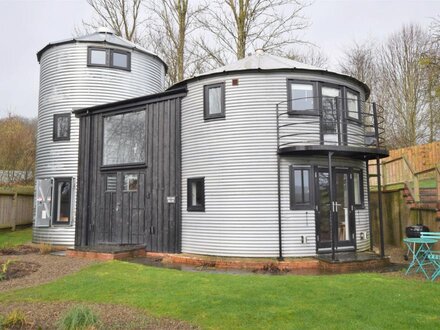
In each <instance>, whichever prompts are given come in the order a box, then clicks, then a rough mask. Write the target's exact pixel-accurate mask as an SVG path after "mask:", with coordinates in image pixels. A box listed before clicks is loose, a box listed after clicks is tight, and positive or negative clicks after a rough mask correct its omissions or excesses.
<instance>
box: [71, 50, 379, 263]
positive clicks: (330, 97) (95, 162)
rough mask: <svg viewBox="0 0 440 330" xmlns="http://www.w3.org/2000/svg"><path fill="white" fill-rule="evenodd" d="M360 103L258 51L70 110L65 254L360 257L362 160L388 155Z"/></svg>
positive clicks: (361, 87)
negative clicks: (73, 144)
mask: <svg viewBox="0 0 440 330" xmlns="http://www.w3.org/2000/svg"><path fill="white" fill-rule="evenodd" d="M100 69H103V70H112V68H108V67H105V68H100ZM115 83H117V82H116V81H115ZM96 93H99V91H97V92H96ZM368 97H369V88H368V87H367V86H366V85H365V84H364V83H362V82H360V81H358V80H356V79H354V78H352V77H349V76H346V75H342V74H339V73H334V72H329V71H326V70H322V69H319V68H316V67H313V66H309V65H305V64H302V63H299V62H296V61H292V60H289V59H286V58H282V57H277V56H273V55H269V54H266V53H264V52H263V51H257V52H256V53H255V54H254V55H250V56H248V57H246V58H244V59H242V60H239V61H237V62H235V63H232V64H230V65H227V66H225V67H222V68H219V69H217V70H214V71H211V72H207V73H205V74H201V75H199V76H196V77H193V78H190V79H187V80H184V81H181V82H179V83H178V84H176V85H174V86H172V87H170V88H169V89H168V90H167V91H164V92H160V93H156V94H150V95H144V96H140V97H137V98H133V99H128V100H122V101H118V102H113V103H109V104H101V105H95V106H91V107H85V108H84V107H83V108H81V109H76V110H73V113H74V114H75V116H76V117H78V118H79V122H80V137H79V172H78V203H77V218H76V220H77V221H76V223H77V226H76V240H75V245H76V246H77V247H87V246H92V247H93V246H99V245H107V244H123V245H125V244H142V245H145V246H146V249H147V250H148V251H156V252H171V253H191V254H203V255H214V256H236V257H281V258H282V257H288V256H291V257H302V256H315V255H317V254H319V253H328V252H332V254H333V256H334V255H335V254H336V253H338V252H346V251H366V250H369V249H370V248H371V222H370V211H369V198H368V166H367V162H368V160H370V159H378V158H380V157H385V156H387V151H386V150H384V149H383V148H382V147H381V144H380V141H381V138H380V134H379V129H378V120H377V114H376V112H377V111H376V107H375V105H374V104H370V103H368V102H366V101H365V100H367V99H368Z"/></svg>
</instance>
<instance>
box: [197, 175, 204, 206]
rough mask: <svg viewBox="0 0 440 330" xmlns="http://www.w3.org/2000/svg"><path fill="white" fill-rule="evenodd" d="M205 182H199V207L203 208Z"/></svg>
mask: <svg viewBox="0 0 440 330" xmlns="http://www.w3.org/2000/svg"><path fill="white" fill-rule="evenodd" d="M203 188H204V187H203V182H202V181H197V194H196V195H197V205H198V206H203V203H204V201H203V195H204V193H203Z"/></svg>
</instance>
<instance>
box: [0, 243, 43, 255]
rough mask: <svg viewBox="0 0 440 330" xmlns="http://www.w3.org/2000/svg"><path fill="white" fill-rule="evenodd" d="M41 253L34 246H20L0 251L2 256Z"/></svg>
mask: <svg viewBox="0 0 440 330" xmlns="http://www.w3.org/2000/svg"><path fill="white" fill-rule="evenodd" d="M39 251H40V250H39V249H38V248H37V247H34V246H30V245H19V246H15V247H10V248H3V249H0V256H10V255H24V254H31V253H38V252H39Z"/></svg>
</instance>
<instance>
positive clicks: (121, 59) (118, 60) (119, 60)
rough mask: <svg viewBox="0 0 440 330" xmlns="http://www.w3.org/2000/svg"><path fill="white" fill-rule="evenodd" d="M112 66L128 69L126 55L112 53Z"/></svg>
mask: <svg viewBox="0 0 440 330" xmlns="http://www.w3.org/2000/svg"><path fill="white" fill-rule="evenodd" d="M113 66H118V67H121V68H128V55H127V54H125V53H117V52H114V53H113Z"/></svg>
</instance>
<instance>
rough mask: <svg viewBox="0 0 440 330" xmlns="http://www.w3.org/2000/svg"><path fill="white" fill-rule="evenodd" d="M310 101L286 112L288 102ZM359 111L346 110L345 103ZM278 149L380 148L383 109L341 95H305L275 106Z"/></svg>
mask: <svg viewBox="0 0 440 330" xmlns="http://www.w3.org/2000/svg"><path fill="white" fill-rule="evenodd" d="M311 100H313V104H315V105H317V106H314V107H313V108H311V109H301V110H300V111H298V110H295V109H293V110H291V111H289V110H288V108H289V106H288V105H289V102H291V103H290V104H291V105H292V107H293V104H294V103H295V101H308V102H310V101H311ZM349 103H351V105H352V106H353V104H354V105H356V107H358V109H359V111H354V110H349V106H348V104H349ZM276 112H277V142H278V150H282V149H284V148H289V147H299V146H310V145H312V146H317V145H325V146H349V147H359V148H378V149H379V148H383V147H384V140H383V133H384V126H383V122H384V120H383V116H382V115H381V114H382V113H383V108H382V107H381V106H380V105H378V104H376V103H374V102H366V101H360V100H358V99H349V98H341V97H325V96H321V97H308V98H296V99H291V100H288V101H283V102H280V103H278V104H277V105H276Z"/></svg>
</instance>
